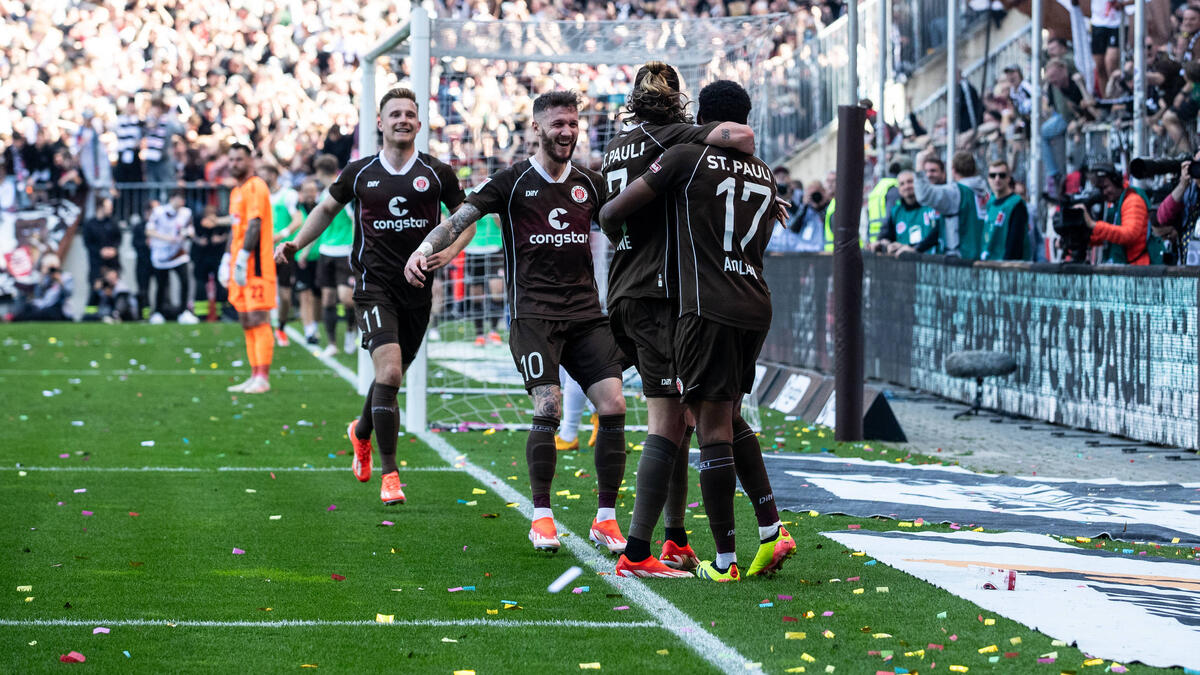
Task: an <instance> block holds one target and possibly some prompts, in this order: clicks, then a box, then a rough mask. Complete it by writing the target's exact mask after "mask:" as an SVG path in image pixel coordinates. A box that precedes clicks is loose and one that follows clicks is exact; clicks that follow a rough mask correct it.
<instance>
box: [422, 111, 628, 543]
mask: <svg viewBox="0 0 1200 675" xmlns="http://www.w3.org/2000/svg"><path fill="white" fill-rule="evenodd" d="M533 130H534V132H535V133H536V134H537V135H538V138H539V147H538V151H537V153H536V154H534V155H533V156H532V157H530V158H529V159H526V160H523V161H521V162H518V163H516V164H514V165H513V166H511V167H509V168H507V169H504V170H502V171H499V172H497V173H495V174H493V175H492V177H491V178H490V179H489V180H487V181H486V182H484V183H483V184H481V185H480V186H479V187H478V188H476V190H475V191H474V192H472V193H471V195H470V196H469V197H468V198H467V202H466V204H464V205H463V207H462V208H461V209H459V211H458V213H456V214H454V215H453V216H451V217H450V218H449V219H447V220H445V221H443V222H442V224H441V225H439V226H438V227H437V228H436V229H435V230H434V231H433V232H431V233H430V234H429V236H428V237H426V238H425V242H424V243H423V244H421V246H420V248H418V249H417V251H416V252H415V253H413V255H412V257H410V258H409V260H408V265H407V267H406V268H405V273H406V275H407V276H408V279H409V281H410V282H411V283H412V284H414V285H417V286H423V285H425V284H426V280H427V271H428V268H429V265H428V258H427V257H428V256H430V255H433V254H435V252H439V251H441V250H443V249H444V248H445V247H446V246H448V245H449V243H450V242H451V241H453V240H454V239H455V238H457V237H459V236H461V233H462V232H463V231H464V229H465V228H466V227H467V226H468V225H470V224H471V223H474V222H475V221H476V220H478V219H479V218H480V217H481V216H483V215H484V214H487V213H496V214H498V215H499V216H500V222H501V230H502V234H503V236H504V257H505V260H504V264H505V270H506V273H505V277H504V278H505V284H506V286H507V288H506V291H507V293H508V303H509V308H510V311H511V314H512V325H511V326H510V330H509V348H510V350H511V351H512V355H513V361H514V362H515V363H516V366H517V369H518V370H519V371H520V373H521V375H522V377H523V378H524V380H525V389H526V390H527V391H528V392H529V393H530V395H531V396H532V397H533V407H534V412H533V424H532V426H531V427H530V431H529V438H528V440H527V441H526V446H525V458H526V461H527V463H528V464H529V482H530V485H531V488H532V492H533V506H534V513H533V526H532V528H531V529H530V531H529V539H530V541H532V542H533V546H534V548H535V549H538V550H549V551H556V550H558V548H559V541H558V530H557V527H556V526H555V523H554V516H553V512H552V511H551V509H550V485H551V481H552V480H553V478H554V469H555V464H556V462H557V457H556V455H555V449H554V431H555V429H556V428H557V427H558V421H559V417H560V411H561V406H562V402H561V401H562V394H561V389H560V382H559V378H558V367H559V365H562V366H563V367H565V368H566V370H567V372H568V373H569V374H570V375H571V377H572V378H574V379H575V380H576V381H577V382H579V384H580V386H582V387H583V390H584V392H585V393H586V394H587V396H588V398H589V399H590V400H591V401H592V403H593V404H594V405H595V406H596V412H597V413H598V414H599V418H600V423H599V432H598V434H597V438H596V456H595V462H596V480H597V483H598V485H599V506H598V509H597V511H596V517H595V519H594V520H593V521H592V525H591V532H590V536H591V539H592V541H594V542H596V543H597V544H599V545H601V546H603V547H605V548H606V549H608V550H609V551H610V552H614V553H619V552H621V551H623V550H624V548H625V538H624V537H623V536H622V535H621V530H620V527H619V526H618V525H617V521H616V511H615V506H616V499H617V491H618V490H619V488H620V485H621V479H622V477H623V476H624V474H625V399H624V398H623V396H622V394H621V356H620V352H619V351H618V350H617V347H616V344H615V343H614V342H613V337H612V332H611V331H610V330H609V327H608V320H607V319H606V318H605V316H604V315H603V313H602V312H601V310H600V298H599V296H598V295H597V291H596V284H595V281H594V279H593V277H592V253H591V247H590V246H589V244H588V232H589V231H590V229H591V223H592V221H593V220H594V219H595V215H596V213H597V212H598V211H599V209H600V206H601V205H602V204H603V203H604V199H605V196H606V195H605V191H604V183H603V181H602V180H601V178H600V176H599V175H598V174H596V173H595V172H592V171H588V170H587V169H584V168H581V167H579V166H576V165H574V164H572V163H571V155H572V153H573V152H574V150H575V142H576V140H577V139H578V137H579V96H578V94H576V93H575V92H573V91H570V92H568V91H556V92H551V93H547V94H542V95H541V96H539V97H537V99H536V100H535V101H534V102H533Z"/></svg>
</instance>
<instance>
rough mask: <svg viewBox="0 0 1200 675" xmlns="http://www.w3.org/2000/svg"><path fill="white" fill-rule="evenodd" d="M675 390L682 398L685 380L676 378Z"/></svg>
mask: <svg viewBox="0 0 1200 675" xmlns="http://www.w3.org/2000/svg"><path fill="white" fill-rule="evenodd" d="M675 390H676V391H678V392H679V395H680V396H683V380H681V379H679V378H678V377H677V378H675Z"/></svg>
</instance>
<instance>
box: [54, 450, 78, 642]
mask: <svg viewBox="0 0 1200 675" xmlns="http://www.w3.org/2000/svg"><path fill="white" fill-rule="evenodd" d="M58 458H59V459H70V458H71V454H70V453H68V452H64V453H62V454H61V455H59V456H58ZM71 653H72V654H74V653H75V652H71Z"/></svg>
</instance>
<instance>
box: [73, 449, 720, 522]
mask: <svg viewBox="0 0 1200 675" xmlns="http://www.w3.org/2000/svg"><path fill="white" fill-rule="evenodd" d="M63 457H66V455H63ZM697 506H700V502H692V503H691V504H688V508H689V509H694V508H696V507H697Z"/></svg>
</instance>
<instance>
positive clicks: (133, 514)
mask: <svg viewBox="0 0 1200 675" xmlns="http://www.w3.org/2000/svg"><path fill="white" fill-rule="evenodd" d="M140 515H142V514H140V513H138V512H137V511H130V512H129V516H130V517H131V518H137V517H138V516H140Z"/></svg>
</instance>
